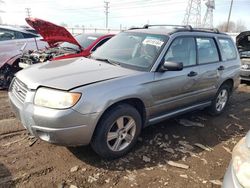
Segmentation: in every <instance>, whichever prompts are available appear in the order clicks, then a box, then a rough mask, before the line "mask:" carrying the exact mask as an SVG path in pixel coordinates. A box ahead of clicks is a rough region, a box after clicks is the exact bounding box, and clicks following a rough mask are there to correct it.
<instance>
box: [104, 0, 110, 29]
mask: <svg viewBox="0 0 250 188" xmlns="http://www.w3.org/2000/svg"><path fill="white" fill-rule="evenodd" d="M109 3H110V2H108V1H104V4H105V5H104V8H105V11H104V12H105V16H106V28H108V15H109V8H110V7H109Z"/></svg>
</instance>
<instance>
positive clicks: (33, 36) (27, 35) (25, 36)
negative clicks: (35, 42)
mask: <svg viewBox="0 0 250 188" xmlns="http://www.w3.org/2000/svg"><path fill="white" fill-rule="evenodd" d="M23 36H24V38H26V39H29V38H35V37H38V36H36V35H32V34H30V33H23Z"/></svg>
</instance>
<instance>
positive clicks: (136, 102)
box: [92, 97, 146, 138]
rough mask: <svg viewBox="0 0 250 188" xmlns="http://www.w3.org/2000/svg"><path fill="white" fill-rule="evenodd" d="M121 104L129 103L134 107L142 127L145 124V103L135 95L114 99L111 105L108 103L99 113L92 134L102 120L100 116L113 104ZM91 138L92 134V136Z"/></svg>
mask: <svg viewBox="0 0 250 188" xmlns="http://www.w3.org/2000/svg"><path fill="white" fill-rule="evenodd" d="M122 104H128V105H131V106H132V107H134V108H135V109H136V110H137V111H138V112H139V114H140V115H141V118H142V128H143V127H144V126H145V123H146V107H145V104H144V102H143V101H142V100H141V99H139V98H136V97H133V98H127V99H122V100H120V101H116V102H114V103H112V104H111V105H109V106H108V107H107V108H106V109H105V110H104V111H103V113H102V114H101V116H100V117H99V119H98V120H97V123H96V126H95V129H94V131H93V135H94V134H95V131H96V129H97V127H98V124H99V122H100V121H101V120H102V118H103V117H104V116H105V115H106V114H107V113H108V112H109V111H110V110H111V109H112V108H114V107H115V106H118V105H122ZM92 138H93V136H92Z"/></svg>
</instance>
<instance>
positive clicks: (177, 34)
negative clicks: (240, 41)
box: [9, 25, 240, 158]
mask: <svg viewBox="0 0 250 188" xmlns="http://www.w3.org/2000/svg"><path fill="white" fill-rule="evenodd" d="M239 73H240V59H239V55H238V53H237V49H236V47H235V45H234V43H233V41H232V39H231V38H230V37H229V36H228V35H226V34H223V33H220V32H218V31H205V30H200V29H193V28H192V27H190V26H173V27H171V28H169V27H168V26H166V27H163V26H161V27H160V28H157V27H154V26H149V25H147V26H145V27H143V28H137V29H136V28H134V29H131V30H128V31H125V32H122V33H120V34H118V35H116V36H115V37H113V38H112V39H110V40H109V41H108V42H107V43H105V44H104V45H103V46H101V47H100V48H98V49H97V50H96V51H95V52H94V53H93V54H92V56H91V58H90V59H86V58H80V59H66V60H61V61H55V62H52V63H51V62H50V63H43V64H37V65H34V66H31V67H29V68H27V69H25V70H22V71H20V72H18V73H17V74H16V77H15V79H14V80H13V82H12V84H11V87H10V90H9V98H10V101H11V104H12V106H13V109H14V111H15V112H16V114H17V116H18V117H19V118H20V120H21V122H22V124H23V125H24V126H25V128H26V129H27V130H28V131H29V132H30V133H31V134H33V135H35V136H36V137H37V138H40V139H42V140H44V141H47V142H50V143H54V144H60V145H65V146H77V145H87V144H91V146H92V148H93V149H94V151H95V152H96V153H98V154H99V155H101V156H102V157H105V158H117V157H120V156H122V155H124V154H126V153H127V152H128V151H129V150H130V149H131V148H132V147H133V146H134V145H135V143H136V141H137V138H138V136H139V134H140V132H141V130H142V128H144V127H146V126H148V125H152V124H156V123H158V122H160V121H163V120H165V119H167V118H170V117H173V116H176V115H180V114H183V113H186V112H189V111H192V110H197V109H203V108H206V107H208V109H209V111H210V113H211V114H213V115H218V114H220V113H222V111H223V110H224V108H225V106H226V104H227V102H228V99H229V96H230V95H231V93H232V92H233V90H234V89H235V88H237V86H238V85H239Z"/></svg>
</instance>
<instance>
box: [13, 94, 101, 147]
mask: <svg viewBox="0 0 250 188" xmlns="http://www.w3.org/2000/svg"><path fill="white" fill-rule="evenodd" d="M34 94H35V92H32V91H29V92H28V94H27V96H26V99H25V102H24V103H21V102H20V101H19V100H17V98H16V97H15V96H14V95H13V93H12V92H9V99H10V104H11V106H12V109H13V111H14V112H15V114H16V116H17V117H18V118H19V119H20V121H21V122H22V124H23V126H24V127H25V128H26V129H27V130H28V131H29V132H30V133H31V134H32V135H34V136H35V137H37V138H40V139H42V140H44V141H47V142H50V143H53V144H58V145H64V146H78V145H87V144H89V143H90V141H91V138H92V135H93V132H94V129H95V125H96V123H97V119H98V115H99V114H98V113H93V114H84V115H83V114H81V113H79V112H77V111H75V110H74V109H72V108H70V109H65V110H57V109H49V108H44V107H40V106H36V105H34V104H33V98H34Z"/></svg>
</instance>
